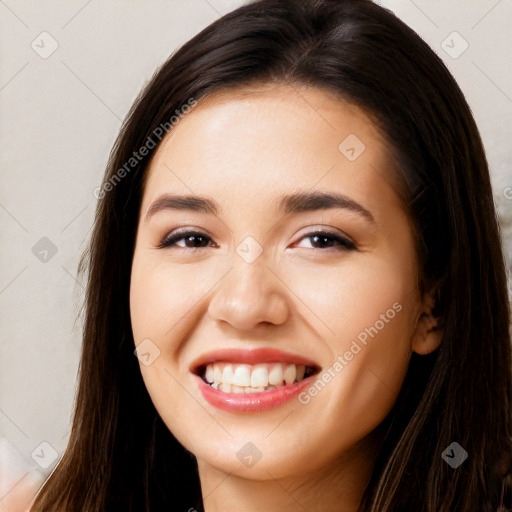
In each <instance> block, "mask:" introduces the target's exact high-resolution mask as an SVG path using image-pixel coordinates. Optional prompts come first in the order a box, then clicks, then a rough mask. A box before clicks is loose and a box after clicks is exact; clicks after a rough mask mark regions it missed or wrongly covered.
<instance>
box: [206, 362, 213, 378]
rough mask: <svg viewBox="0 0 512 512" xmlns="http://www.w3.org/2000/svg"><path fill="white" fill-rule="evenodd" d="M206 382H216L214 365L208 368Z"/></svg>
mask: <svg viewBox="0 0 512 512" xmlns="http://www.w3.org/2000/svg"><path fill="white" fill-rule="evenodd" d="M205 377H206V380H207V381H208V382H214V379H213V365H212V364H209V365H208V366H207V367H206V375H205Z"/></svg>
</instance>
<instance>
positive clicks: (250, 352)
mask: <svg viewBox="0 0 512 512" xmlns="http://www.w3.org/2000/svg"><path fill="white" fill-rule="evenodd" d="M217 361H219V362H220V361H222V362H232V363H240V364H244V363H245V364H257V363H289V364H296V365H304V366H309V367H311V368H313V369H314V370H318V369H319V368H320V367H319V365H318V364H316V363H315V362H314V361H311V359H308V358H306V357H303V356H300V355H297V354H292V353H291V352H284V351H282V350H277V349H275V348H255V349H240V348H224V349H218V350H214V351H212V352H207V353H206V354H203V355H201V356H199V357H198V358H197V359H195V360H194V361H193V362H192V364H191V365H190V371H191V372H193V373H195V374H199V373H200V372H201V370H202V369H203V368H204V367H205V366H206V365H208V364H210V363H214V362H217Z"/></svg>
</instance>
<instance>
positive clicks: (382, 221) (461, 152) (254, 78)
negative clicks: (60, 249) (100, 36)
mask: <svg viewBox="0 0 512 512" xmlns="http://www.w3.org/2000/svg"><path fill="white" fill-rule="evenodd" d="M97 197H98V198H99V203H98V209H97V214H96V222H95V226H94V232H93V235H92V239H91V242H90V247H89V251H88V253H87V254H85V255H84V257H83V260H82V264H81V270H82V271H85V270H87V271H88V288H87V301H86V323H85V329H84V340H83V351H82V361H81V368H80V380H79V388H78V394H77V400H76V409H75V416H74V423H73V429H72V432H71V438H70V441H69V446H68V448H67V450H66V453H65V454H64V456H63V458H62V460H61V462H60V463H59V465H58V466H57V468H56V469H55V471H54V472H53V473H52V475H51V476H50V478H49V479H48V480H47V482H46V483H45V485H44V486H43V488H42V490H41V491H40V493H39V495H38V496H37V498H36V500H35V503H34V505H33V506H32V509H31V510H33V511H36V510H37V511H46V510H48V511H49V510H52V511H54V510H62V511H64V510H66V511H69V510H88V511H89V510H133V511H136V510H147V511H155V510H188V511H192V510H206V511H207V512H216V511H218V510H223V511H230V510H239V509H241V508H244V509H247V510H260V509H261V510H262V509H265V510H278V509H279V510H308V511H315V510H322V511H334V510H337V511H338V510H339V511H350V512H352V511H356V510H358V511H364V512H377V511H378V512H398V511H409V510H415V511H425V512H427V511H428V512H434V511H436V512H437V511H455V510H456V511H457V512H466V511H475V510H478V511H488V512H491V511H494V510H497V509H498V507H500V508H501V509H503V504H504V502H505V500H506V499H507V498H508V494H507V493H508V491H506V486H505V485H504V483H505V482H506V479H505V477H506V475H507V474H509V473H510V472H511V470H512V449H511V443H510V439H511V423H512V419H511V414H510V399H511V354H510V334H509V318H510V311H509V305H508V301H507V290H506V281H505V267H504V260H503V253H502V250H501V246H500V237H499V230H498V225H497V221H496V217H495V213H494V204H493V199H492V191H491V185H490V180H489V172H488V167H487V162H486V159H485V154H484V150H483V147H482V143H481V140H480V136H479V133H478V130H477V127H476V125H475V123H474V120H473V118H472V115H471V112H470V109H469V107H468V105H467V103H466V101H465V100H464V97H463V95H462V93H461V91H460V89H459V88H458V86H457V84H456V82H455V81H454V79H453V77H452V76H451V75H450V73H449V72H448V70H447V69H446V67H445V66H444V65H443V63H442V62H441V61H440V59H439V58H438V57H437V56H436V55H435V53H434V52H433V51H432V50H431V49H430V48H429V47H428V46H427V45H426V44H425V43H424V42H423V41H422V40H421V39H420V38H419V37H418V36H417V35H416V34H415V33H414V32H413V31H412V30H411V29H409V28H408V27H407V26H406V25H404V24H403V23H402V22H401V21H400V20H398V19H397V18H396V17H395V16H394V15H393V14H392V13H391V12H390V11H388V10H386V9H384V8H382V7H379V6H378V5H375V4H373V3H372V2H370V1H367V0H344V1H334V0H324V1H314V2H312V1H306V0H303V1H300V0H294V1H289V0H260V1H256V2H252V3H250V4H247V5H246V6H243V7H241V8H239V9H237V10H235V11H233V12H231V13H229V14H227V15H226V16H224V17H222V18H221V19H219V20H217V21H216V22H214V23H212V24H211V25H210V26H209V27H207V28H206V29H204V30H203V31H202V32H201V33H200V34H198V35H197V36H195V37H194V38H193V39H192V40H190V41H189V42H188V43H186V44H185V45H184V46H183V47H182V48H180V49H179V50H178V51H177V52H176V53H175V54H173V55H172V57H171V58H170V59H169V60H168V61H167V62H166V63H165V64H164V65H163V66H162V67H161V68H160V69H159V70H158V72H157V73H156V74H155V76H154V77H153V79H152V80H151V81H150V83H149V84H148V85H147V87H146V88H145V89H144V91H143V92H142V94H141V95H140V96H139V98H138V99H137V101H136V102H135V105H134V106H133V108H132V110H131V111H130V113H129V115H128V118H127V120H126V121H125V123H124V126H123V128H122V130H121V133H120V135H119V137H118V140H117V142H116V144H115V146H114V149H113V151H112V155H111V159H110V162H109V166H108V169H107V172H106V174H105V178H104V182H103V184H102V186H101V188H100V189H98V190H97ZM134 349H135V354H136V356H137V357H134ZM500 500H501V503H500Z"/></svg>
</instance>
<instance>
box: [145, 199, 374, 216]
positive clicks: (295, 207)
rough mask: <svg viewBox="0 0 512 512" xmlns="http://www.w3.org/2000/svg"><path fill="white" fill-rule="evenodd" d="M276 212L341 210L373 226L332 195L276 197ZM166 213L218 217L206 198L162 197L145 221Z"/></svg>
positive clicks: (358, 208)
mask: <svg viewBox="0 0 512 512" xmlns="http://www.w3.org/2000/svg"><path fill="white" fill-rule="evenodd" d="M277 204H278V208H277V210H278V213H280V214H285V215H288V214H292V213H301V212H312V211H317V210H328V209H330V208H340V209H344V210H350V211H352V212H355V213H358V214H359V215H361V216H362V217H363V218H365V219H366V220H367V221H368V222H370V223H375V219H374V217H373V215H372V214H371V212H370V211H369V210H367V209H366V208H365V207H364V206H362V205H361V204H359V203H358V202H356V201H354V200H353V199H351V198H349V197H347V196H345V195H343V194H337V193H333V192H319V191H316V192H297V193H294V194H288V195H281V196H278V198H277ZM165 210H181V211H193V212H199V213H206V214H209V215H218V214H219V212H220V207H219V204H218V203H217V202H216V201H215V200H213V199H211V198H209V197H206V196H197V195H175V194H164V195H162V196H160V197H159V198H158V199H157V200H156V201H155V202H153V204H152V205H151V206H150V207H149V208H148V211H147V212H146V215H145V217H144V221H148V220H149V218H150V217H151V216H153V215H154V214H155V213H157V212H160V211H165Z"/></svg>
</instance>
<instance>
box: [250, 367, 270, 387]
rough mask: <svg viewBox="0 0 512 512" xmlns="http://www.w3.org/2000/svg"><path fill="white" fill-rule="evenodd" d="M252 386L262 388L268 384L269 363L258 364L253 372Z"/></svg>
mask: <svg viewBox="0 0 512 512" xmlns="http://www.w3.org/2000/svg"><path fill="white" fill-rule="evenodd" d="M251 386H252V387H253V388H261V387H263V388H264V387H265V386H268V369H267V365H265V364H259V365H256V366H255V367H254V368H253V370H252V373H251Z"/></svg>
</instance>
